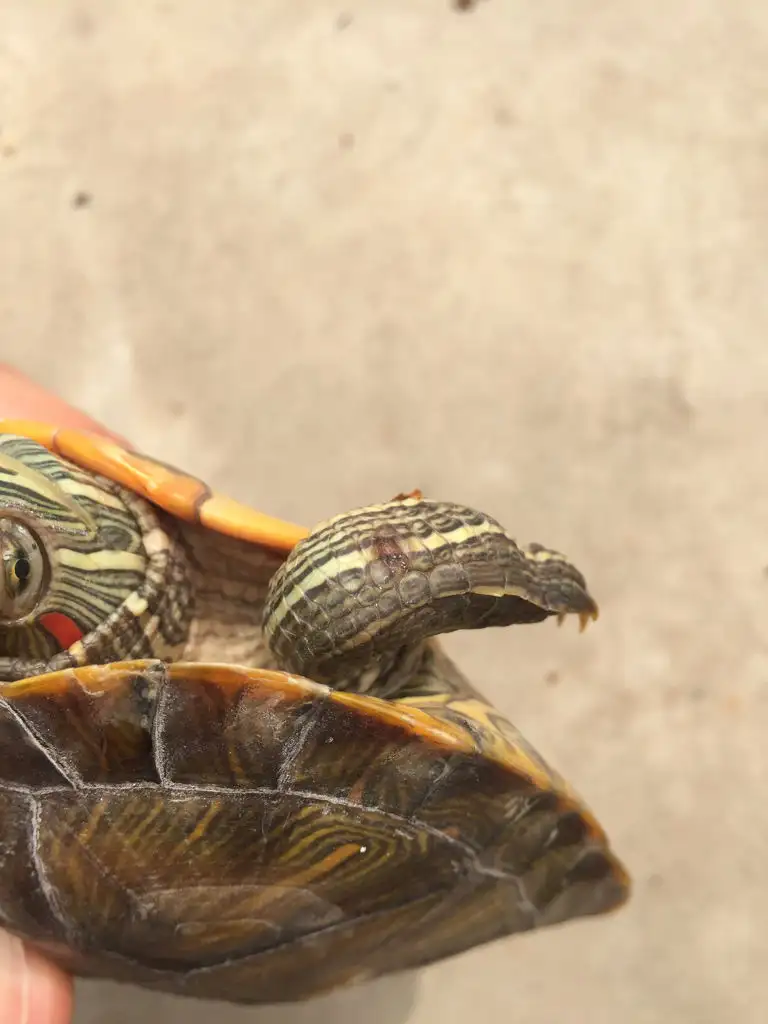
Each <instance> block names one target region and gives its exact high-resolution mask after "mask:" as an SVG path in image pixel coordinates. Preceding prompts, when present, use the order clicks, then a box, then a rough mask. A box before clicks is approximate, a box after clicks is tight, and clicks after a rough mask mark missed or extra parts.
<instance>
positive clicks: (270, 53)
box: [0, 0, 768, 1024]
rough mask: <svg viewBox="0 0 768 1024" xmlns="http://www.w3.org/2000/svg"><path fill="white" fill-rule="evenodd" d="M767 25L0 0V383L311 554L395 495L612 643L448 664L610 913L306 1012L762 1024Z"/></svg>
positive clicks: (523, 640) (104, 1010)
mask: <svg viewBox="0 0 768 1024" xmlns="http://www.w3.org/2000/svg"><path fill="white" fill-rule="evenodd" d="M767 57H768V7H766V5H765V4H763V3H760V2H759V0H729V2H728V3H722V0H679V2H677V3H676V4H673V5H669V7H667V8H663V9H662V8H661V7H660V6H659V5H654V4H648V3H645V2H643V0H611V2H604V0H591V2H586V0H582V2H578V0H577V2H574V0H549V2H547V3H531V2H529V3H520V2H513V0H487V2H481V3H480V4H479V5H478V6H477V8H476V9H475V10H474V11H472V12H471V13H466V14H462V13H457V12H456V11H455V10H453V9H451V7H450V5H449V3H448V0H430V2H427V0H421V2H420V3H414V2H412V0H411V2H408V3H406V2H405V0H387V2H386V3H385V2H383V0H378V2H373V0H358V2H354V3H349V4H346V5H345V4H344V3H343V2H342V0H336V2H333V3H332V2H330V0H291V2H290V3H286V2H285V0H259V2H258V3H246V2H244V0H239V2H238V0H217V2H216V3H215V4H214V3H208V2H206V0H185V2H184V3H175V2H173V0H165V2H157V3H152V4H149V3H138V4H137V3H127V2H125V3H121V2H113V3H110V4H104V3H98V2H96V0H78V2H76V0H55V2H54V0H47V2H46V0H38V2H36V3H29V2H27V0H5V3H4V4H3V5H2V11H0V323H1V324H2V331H1V333H0V356H1V357H2V358H3V359H7V360H9V361H11V362H14V363H15V364H16V365H18V366H19V367H20V368H22V369H24V370H25V371H27V372H28V373H30V374H32V375H34V376H36V377H37V378H38V379H39V380H41V381H42V382H43V383H45V384H47V385H49V386H51V387H52V388H55V389H56V390H58V391H59V392H60V393H61V394H63V395H64V396H65V397H67V398H69V399H70V400H72V401H74V402H76V403H79V404H81V405H82V406H83V407H84V408H86V409H87V410H88V411H89V412H90V413H92V414H94V415H95V416H97V417H100V418H102V419H104V420H106V421H108V423H109V424H110V425H111V426H112V427H113V428H114V429H116V430H118V431H121V432H122V433H124V434H126V435H129V436H130V437H132V438H133V439H134V440H135V442H136V443H137V444H139V445H140V446H141V447H142V448H144V449H146V450H148V451H151V452H153V453H154V454H157V455H158V456H159V457H161V458H164V459H166V460H168V461H171V462H174V463H177V464H180V465H183V466H185V467H187V468H189V469H190V470H192V471H194V472H196V473H198V474H199V475H202V476H204V477H206V478H207V479H209V480H210V481H211V482H212V483H214V484H216V485H217V486H219V487H221V488H223V489H226V490H228V491H230V492H232V493H234V494H236V495H237V496H238V497H240V498H242V499H246V500H249V501H251V502H253V503H257V504H258V505H259V506H261V507H263V508H265V509H267V510H269V511H271V512H273V513H276V514H282V515H285V516H288V517H290V518H294V519H298V520H301V521H305V522H308V523H311V522H313V521H315V520H317V519H319V518H321V517H324V516H326V515H328V514H331V513H334V512H336V511H340V510H342V509H344V508H347V507H352V506H354V505H357V504H360V503H367V502H370V501H375V500H379V499H383V498H388V497H391V496H392V495H393V494H395V493H396V492H397V491H400V490H403V489H410V488H412V487H414V486H420V487H422V488H423V489H424V490H425V491H426V492H427V493H428V494H430V495H433V496H437V497H446V498H453V499H455V500H460V501H465V502H467V503H470V504H473V505H477V506H479V507H482V508H483V509H485V510H487V511H488V512H490V513H492V514H494V515H495V516H497V518H499V519H500V520H502V521H503V522H504V523H505V524H506V525H507V526H508V527H509V528H510V529H511V530H512V531H513V532H514V533H515V534H516V535H517V536H519V537H520V539H521V540H534V539H535V540H539V541H541V542H542V543H545V544H548V545H551V546H554V547H557V548H560V549H561V550H564V551H566V552H567V553H568V554H569V555H570V556H571V557H573V559H574V560H575V561H576V562H577V564H579V565H580V566H581V567H582V568H583V569H584V571H585V573H586V575H587V577H588V579H589V581H590V584H591V587H592V589H593V591H594V593H595V596H596V597H597V599H598V601H599V602H600V605H601V608H602V617H601V620H600V622H599V623H598V624H597V626H596V627H595V628H593V629H591V630H589V631H588V632H587V633H586V634H585V635H584V636H578V635H577V633H576V630H575V629H571V630H562V631H557V630H556V629H555V628H554V627H553V626H551V625H545V626H542V627H538V628H530V629H520V630H519V631H517V632H507V631H502V632H498V633H497V632H493V633H492V634H491V633H489V634H476V635H473V636H465V637H458V636H454V637H452V638H450V641H449V643H448V646H449V649H450V650H451V651H452V652H454V653H456V654H457V655H459V656H461V658H462V660H463V663H464V665H465V667H466V669H467V671H468V672H470V673H471V674H472V676H473V677H474V678H476V679H477V680H478V681H479V682H480V683H481V684H482V686H483V687H484V688H485V690H486V691H487V692H488V693H489V694H490V695H492V696H493V697H494V698H495V700H496V701H497V703H498V704H499V706H500V707H501V708H502V709H503V710H504V711H505V712H507V713H508V714H509V715H510V717H511V718H512V719H513V720H514V721H515V723H516V724H517V725H518V726H519V727H520V728H521V729H522V730H523V731H524V733H525V734H526V735H527V736H528V738H529V739H530V740H531V741H533V742H534V743H535V744H536V745H537V746H538V747H539V748H540V750H541V751H542V753H544V754H545V756H547V757H548V758H549V759H550V760H551V761H552V763H553V764H555V765H556V766H557V767H558V768H559V769H560V770H561V771H562V772H564V773H565V774H566V775H567V776H568V778H569V779H570V780H571V781H572V782H573V784H574V785H575V786H576V787H577V788H578V789H579V790H580V791H581V792H582V793H583V794H584V796H585V798H586V799H587V800H588V802H589V803H590V804H591V806H592V807H593V808H594V810H595V812H596V813H597V815H598V817H599V818H600V820H601V821H602V823H603V824H604V825H605V827H606V828H607V829H608V830H609V832H610V834H611V836H612V839H613V841H614V843H615V845H616V847H617V849H618V851H619V852H620V854H621V855H622V856H623V857H624V858H625V860H626V862H627V863H628V865H629V867H630V869H631V870H632V872H633V875H634V878H635V885H636V888H635V894H634V898H633V900H632V902H631V904H630V905H629V906H628V907H627V908H626V909H625V910H623V911H622V912H621V913H619V914H618V915H616V916H615V917H614V918H611V919H606V920H599V921H592V922H584V923H576V924H573V925H567V926H564V927H562V928H559V929H556V930H551V931H548V932H544V933H541V934H534V935H529V936H523V937H520V938H518V939H513V940H510V941H507V942H503V943H499V944H497V945H494V946H492V947H490V948H487V949H482V950H478V951H475V952H473V953H471V954H468V955H466V956H464V957H461V958H460V959H458V960H456V961H453V962H451V963H448V964H443V965H440V966H437V967H435V968H432V969H430V970H428V971H426V972H424V974H423V975H422V976H421V977H420V978H418V979H401V980H398V981H396V982H393V983H390V984H382V985H379V986H378V987H376V988H374V989H366V990H364V991H363V992H362V993H361V992H352V993H349V994H347V995H346V996H344V997H340V998H337V999H334V1000H332V1001H331V1002H330V1004H317V1005H315V1006H309V1007H305V1008H303V1009H301V1010H299V1011H295V1010H278V1011H274V1012H273V1011H271V1010H267V1011H250V1012H249V1011H234V1010H233V1011H231V1012H229V1011H220V1010H219V1008H213V1009H212V1008H211V1007H203V1006H197V1007H193V1006H190V1005H188V1004H187V1003H179V1002H174V1001H172V1000H164V999H161V998H158V997H150V996H147V995H145V994H141V993H138V994H135V993H132V992H130V991H129V990H124V989H114V988H112V987H110V986H102V985H83V986H81V987H80V989H79V1006H78V1010H77V1024H97V1022H98V1024H107V1022H109V1024H127V1022H129V1021H138V1020H141V1021H145V1022H146V1024H149V1022H150V1021H152V1022H154V1021H157V1022H159V1024H160V1022H161V1024H177V1022H178V1024H181V1022H182V1021H183V1022H185V1024H197V1022H203V1021H207V1020H209V1019H212V1016H213V1017H215V1019H216V1020H217V1021H219V1022H221V1024H224V1022H225V1021H226V1022H232V1024H234V1022H235V1021H246V1020H247V1021H249V1022H254V1024H267V1022H270V1024H276V1022H286V1024H287V1022H289V1021H290V1022H294V1024H297V1022H298V1024H310V1022H312V1024H314V1022H318V1024H319V1022H320V1021H323V1020H328V1019H334V1020H335V1021H336V1022H337V1024H352V1022H353V1021H354V1022H357V1021H359V1020H361V1019H363V1020H365V1021H366V1022H368V1024H372V1022H375V1024H404V1022H405V1021H406V1020H408V1021H410V1022H413V1024H417V1022H418V1024H427V1022H431V1021H437V1020H439V1021H440V1022H441V1024H464V1022H466V1021H467V1020H469V1021H484V1020H491V1019H494V1020H505V1021H514V1024H555V1022H559V1021H564V1020H568V1021H572V1022H574V1024H580V1022H589V1024H615V1022H616V1021H622V1022H623V1024H655V1022H657V1021H658V1022H661V1021H663V1022H673V1021H674V1022H695V1024H721V1022H730V1021H738V1022H739V1024H750V1022H755V1024H757V1022H764V1021H765V1020H766V1015H767V1014H768V1010H766V1006H768V980H767V978H768V976H766V974H765V963H766V957H767V956H768V938H767V937H766V927H765V921H766V919H768V884H766V877H765V862H766V854H768V812H767V811H766V806H765V792H766V780H767V779H768V753H766V744H765V740H764V736H765V731H766V726H768V628H767V627H766V618H767V617H768V575H767V574H766V566H768V525H767V524H768V485H767V484H766V474H767V473H768V455H766V443H767V442H766V437H767V436H768V343H767V342H766V336H767V335H768V287H766V284H767V283H768V281H767V271H766V267H767V266H768V187H767V185H766V181H767V175H768V60H767V59H766V58H767Z"/></svg>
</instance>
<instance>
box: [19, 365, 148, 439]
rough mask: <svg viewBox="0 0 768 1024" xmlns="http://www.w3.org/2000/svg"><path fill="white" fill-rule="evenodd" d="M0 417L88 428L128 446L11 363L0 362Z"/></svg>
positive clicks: (58, 425) (73, 427) (80, 428)
mask: <svg viewBox="0 0 768 1024" xmlns="http://www.w3.org/2000/svg"><path fill="white" fill-rule="evenodd" d="M0 419H6V420H39V421H41V422H43V423H49V424H52V425H53V426H57V427H68V428H70V429H73V430H88V431H91V432H94V433H97V434H102V435H104V436H106V437H110V438H112V440H113V441H116V442H117V443H118V444H121V445H123V446H124V447H126V448H130V445H129V443H128V442H127V441H126V440H125V439H124V438H122V437H120V436H119V435H118V434H114V433H113V432H112V431H110V430H107V429H106V427H104V426H102V424H101V423H98V422H97V421H96V420H94V419H93V418H92V417H90V416H87V415H86V414H85V413H84V412H81V411H80V410H79V409H76V408H74V406H71V405H70V404H69V403H68V402H65V401H64V399H62V398H59V397H58V395H54V394H52V393H51V392H50V391H46V389H45V388H43V387H41V386H40V385H39V384H36V383H35V382H34V381H33V380H30V379H29V377H25V376H24V374H23V373H19V371H18V370H17V369H15V367H13V366H9V365H8V364H7V363H2V362H0Z"/></svg>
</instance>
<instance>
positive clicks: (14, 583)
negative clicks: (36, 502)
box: [0, 520, 46, 622]
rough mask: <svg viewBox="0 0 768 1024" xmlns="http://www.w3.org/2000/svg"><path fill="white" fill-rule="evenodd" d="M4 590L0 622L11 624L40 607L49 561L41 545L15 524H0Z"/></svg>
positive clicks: (23, 527)
mask: <svg viewBox="0 0 768 1024" xmlns="http://www.w3.org/2000/svg"><path fill="white" fill-rule="evenodd" d="M0 552H2V587H0V620H3V621H5V622H12V621H14V620H16V619H21V618H23V617H24V616H25V615H28V614H29V613H30V612H31V611H32V610H33V609H34V608H35V606H36V605H37V602H38V601H39V599H40V595H41V593H42V590H43V583H44V580H45V569H46V560H45V555H44V554H43V548H42V545H41V544H40V541H39V540H38V539H37V537H35V535H34V534H33V533H32V531H31V530H28V529H27V527H26V526H24V525H22V524H21V523H17V522H16V521H15V520H5V522H2V523H0Z"/></svg>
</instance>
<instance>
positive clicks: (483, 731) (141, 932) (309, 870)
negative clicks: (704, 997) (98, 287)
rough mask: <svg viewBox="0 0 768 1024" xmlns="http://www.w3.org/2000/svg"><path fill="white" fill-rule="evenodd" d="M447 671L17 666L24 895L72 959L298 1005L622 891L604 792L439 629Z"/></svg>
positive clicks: (238, 528) (17, 812) (34, 430)
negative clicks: (356, 673) (474, 676)
mask: <svg viewBox="0 0 768 1024" xmlns="http://www.w3.org/2000/svg"><path fill="white" fill-rule="evenodd" d="M0 432H6V433H14V434H22V435H24V436H27V437H30V438H32V439H34V440H36V441H38V442H39V443H42V444H44V445H45V446H46V447H48V448H49V449H50V450H52V451H54V452H56V453H57V454H59V455H61V456H62V457H64V458H65V459H68V460H71V461H72V462H75V463H76V464H77V465H79V466H80V467H81V468H84V469H86V470H89V471H91V472H93V473H97V474H100V475H102V476H106V477H108V478H110V479H112V480H114V481H116V482H117V483H119V484H121V485H122V486H124V487H127V488H129V489H130V490H132V491H133V492H134V493H136V494H139V495H141V496H143V497H144V498H146V499H147V500H148V501H150V502H152V503H153V504H155V505H157V506H158V507H160V508H162V509H164V510H165V511H167V512H169V513H170V514H172V515H174V516H177V517H178V518H180V519H182V520H184V521H186V522H196V523H199V524H202V525H203V526H205V527H207V528H208V529H210V530H214V531H218V532H220V533H222V534H228V535H230V536H233V537H239V538H240V539H242V540H246V541H248V542H250V543H252V544H255V545H265V546H267V547H269V548H270V549H272V550H275V551H284V552H286V553H287V552H288V551H290V550H291V549H292V547H293V546H294V545H295V544H296V543H297V542H298V541H300V540H301V539H303V538H304V537H305V536H306V535H307V532H308V531H306V530H304V529H303V528H301V527H298V526H294V525H292V524H289V523H284V522H282V521H281V520H276V519H272V518H270V517H268V516H263V515H261V514H260V513H258V512H255V511H253V510H251V509H248V508H246V507H244V506H241V505H239V504H237V503H236V502H233V501H231V500H230V499H227V498H224V497H221V496H218V495H215V494H212V493H211V491H210V490H209V489H208V488H207V487H206V486H205V485H203V484H201V483H200V482H199V481H197V480H195V479H194V478H192V477H189V476H187V475H185V474H182V473H179V472H178V471H177V470H174V469H172V468H171V467H168V466H165V465H163V464H161V463H158V462H156V461H154V460H151V459H149V458H147V457H145V456H143V455H139V454H137V453H134V452H131V451H128V450H127V449H124V448H122V447H120V446H118V445H116V444H115V443H114V442H111V441H107V440H104V439H102V438H100V437H96V436H92V435H88V434H83V433H80V432H75V431H67V430H55V429H53V428H50V427H47V426H44V425H40V424H30V423H20V422H19V421H13V422H9V421H6V422H2V423H0ZM426 670H427V671H430V672H433V673H434V675H435V677H436V678H439V679H442V680H445V681H446V686H445V688H444V689H443V690H442V691H439V692H427V693H424V694H422V695H420V696H414V697H401V698H398V699H394V700H382V699H379V698H377V697H374V696H368V695H360V694H355V693H346V692H342V691H339V690H335V689H332V688H329V687H327V686H324V685H321V684H319V683H316V682H312V681H311V680H308V679H304V678H301V677H299V676H296V675H292V674H289V673H285V672H273V671H267V670H265V669H257V668H246V667H241V666H237V665H223V664H211V663H192V662H176V663H170V664H169V663H166V662H163V661H158V660H140V661H121V662H115V663H112V664H109V665H88V666H82V667H78V668H72V669H68V670H65V671H60V672H54V673H47V674H45V675H40V676H36V677H33V678H27V679H23V680H21V681H18V682H10V683H5V684H0V823H1V827H2V832H3V837H4V840H3V843H2V844H0V915H2V917H1V920H2V923H3V924H4V926H5V927H7V928H8V929H9V930H11V931H13V932H15V933H17V934H19V935H20V936H22V937H23V938H25V939H26V940H27V941H29V942H31V943H32V944H33V945H35V946H37V947H38V948H39V949H41V950H42V951H43V952H44V953H45V954H46V955H48V956H49V957H52V958H53V959H54V960H56V961H58V962H59V963H61V964H62V965H63V966H65V967H66V968H67V969H68V970H71V971H73V972H74V973H77V974H80V975H96V976H103V977H109V978H113V979H117V980H122V981H129V982H133V983H138V984H141V985H144V986H147V987H150V988H157V989H161V990H165V991H169V992H175V993H179V994H183V995H188V996H195V997H201V998H215V999H222V1000H228V1001H232V1002H244V1003H257V1002H265V1003H274V1002H283V1001H294V1000H298V999H304V998H308V997H311V996H314V995H317V994H319V993H322V992H327V991H329V990H331V989H334V988H337V987H339V986H342V985H346V984H350V983H353V982H358V981H362V980H365V979H368V978H373V977H376V976H379V975H383V974H388V973H390V972H394V971H401V970H404V969H409V968H414V967H419V966H422V965H425V964H429V963H431V962H433V961H436V960H440V959H442V958H445V957H448V956H452V955H454V954H457V953H460V952H462V951H464V950H467V949H469V948H471V947H473V946H477V945H480V944H483V943H487V942H489V941H491V940H495V939H499V938H501V937H502V936H506V935H509V934H512V933H515V932H520V931H526V930H531V929H534V928H539V927H543V926H547V925H552V924H555V923H558V922H563V921H566V920H568V919H571V918H576V917H583V916H587V915H594V914H600V913H604V912H606V911H609V910H612V909H614V908H616V907H618V906H619V905H621V904H622V903H623V902H624V901H625V899H626V898H627V895H628V892H629V881H628V877H627V874H626V872H625V870H624V868H623V866H622V864H621V863H620V861H619V860H618V859H617V857H616V856H615V854H614V853H613V852H612V850H611V849H610V846H609V843H608V840H607V838H606V836H605V834H604V832H603V830H602V829H601V828H600V826H599V825H598V823H597V822H596V820H595V819H594V817H593V816H592V814H591V812H590V811H589V810H588V809H587V808H586V807H585V806H584V804H583V803H582V801H581V800H580V799H579V797H578V796H577V795H576V794H575V793H574V792H573V790H571V788H570V787H569V786H568V785H567V783H566V782H565V781H564V780H563V779H562V778H561V777H560V776H559V775H558V774H557V773H556V772H555V771H553V770H552V769H551V768H549V767H548V766H547V765H546V764H545V763H544V761H543V760H542V759H541V758H540V757H539V756H538V755H537V754H536V752H535V751H534V750H533V749H532V748H531V747H530V746H529V745H528V744H527V743H526V742H525V740H524V739H523V737H522V736H521V735H520V734H519V733H518V732H517V730H516V729H515V728H514V727H513V726H512V725H511V724H510V723H508V722H507V721H506V720H505V719H503V718H502V716H500V715H498V714H497V713H496V712H495V711H494V710H493V709H492V708H491V707H490V706H489V705H488V704H487V703H486V702H485V701H484V700H483V698H482V697H481V696H480V695H479V694H477V693H476V692H475V691H474V690H473V688H472V687H471V686H470V685H469V683H468V682H467V681H466V680H465V679H464V677H463V676H462V675H461V673H460V672H459V670H458V669H457V668H456V667H455V666H454V665H453V663H452V662H451V661H450V659H448V658H447V656H446V655H445V654H444V653H443V651H442V649H441V647H440V646H439V644H437V643H434V642H431V643H430V647H429V665H428V668H427V669H426Z"/></svg>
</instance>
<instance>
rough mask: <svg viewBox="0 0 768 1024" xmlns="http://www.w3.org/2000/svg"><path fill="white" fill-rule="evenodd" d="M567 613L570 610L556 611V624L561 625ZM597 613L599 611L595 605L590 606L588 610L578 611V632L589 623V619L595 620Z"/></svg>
mask: <svg viewBox="0 0 768 1024" xmlns="http://www.w3.org/2000/svg"><path fill="white" fill-rule="evenodd" d="M569 614H570V612H558V613H557V624H558V626H562V624H563V623H564V622H565V619H566V617H567V616H568V615H569ZM599 614H600V613H599V611H598V609H597V606H595V607H594V608H590V609H589V611H585V612H579V613H578V616H579V632H580V633H583V632H584V630H585V629H586V628H587V626H588V625H589V623H590V622H591V621H593V620H596V619H597V618H598V616H599Z"/></svg>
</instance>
